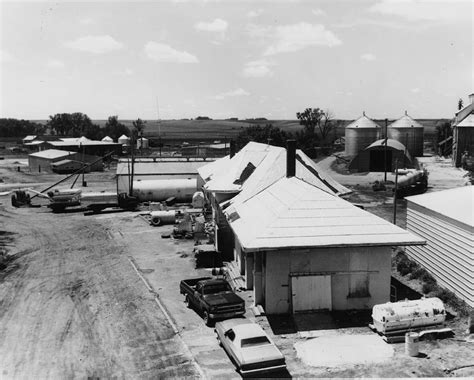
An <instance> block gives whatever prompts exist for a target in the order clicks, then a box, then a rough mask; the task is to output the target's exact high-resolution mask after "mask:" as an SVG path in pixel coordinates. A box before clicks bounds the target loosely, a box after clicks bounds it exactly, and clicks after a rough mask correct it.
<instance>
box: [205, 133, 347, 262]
mask: <svg viewBox="0 0 474 380" xmlns="http://www.w3.org/2000/svg"><path fill="white" fill-rule="evenodd" d="M293 158H294V160H295V162H296V166H295V174H296V176H297V177H298V178H301V179H303V180H304V181H306V182H308V183H310V184H312V185H314V186H317V187H319V188H321V189H323V190H324V191H327V192H330V193H333V194H336V195H344V194H348V193H350V190H348V189H347V188H345V187H344V186H342V185H340V184H339V183H337V182H336V181H334V180H333V179H332V178H331V177H329V176H328V175H327V174H326V173H324V172H323V171H322V170H321V169H320V168H319V167H318V165H317V164H315V163H314V161H313V160H311V159H310V158H309V157H308V156H307V155H306V154H304V153H303V152H302V151H300V150H297V151H296V152H295V154H294V156H293ZM286 165H287V160H286V149H285V148H281V147H277V146H272V145H267V144H260V143H255V142H250V143H248V144H247V145H246V146H245V147H244V148H242V149H241V150H240V151H239V152H238V153H237V154H235V155H234V156H232V157H230V156H226V157H223V158H221V159H219V160H216V161H215V162H213V163H210V164H208V165H206V166H203V167H201V168H200V169H199V170H198V171H199V174H200V177H201V178H202V180H203V182H204V183H205V185H204V186H203V190H204V192H205V194H206V197H207V198H208V199H209V201H210V202H211V205H212V210H213V216H214V220H215V222H216V231H215V235H216V242H217V249H218V250H220V251H221V252H223V254H224V257H225V258H226V259H232V258H233V233H232V231H231V229H230V226H229V224H228V222H227V219H226V217H225V216H224V213H223V210H224V209H225V207H228V206H229V205H231V204H232V203H233V202H244V201H245V200H247V199H249V198H250V197H252V196H253V195H255V194H256V193H258V192H259V191H262V190H263V189H265V188H266V187H268V186H269V185H271V184H272V183H274V182H276V181H277V180H278V179H280V178H282V177H284V176H285V175H286Z"/></svg>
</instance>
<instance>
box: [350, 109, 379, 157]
mask: <svg viewBox="0 0 474 380" xmlns="http://www.w3.org/2000/svg"><path fill="white" fill-rule="evenodd" d="M345 135H346V146H345V152H344V153H345V155H346V156H350V157H354V156H357V154H358V153H359V152H361V151H362V150H364V149H365V148H367V147H368V146H369V145H370V144H372V143H373V142H374V141H376V140H378V139H379V138H380V137H381V128H380V126H379V125H378V124H377V123H375V122H374V121H373V120H372V119H369V118H368V117H367V116H365V112H364V113H363V115H362V116H361V117H360V118H359V119H357V120H355V121H353V122H352V123H350V124H349V125H348V126H347V127H346V130H345Z"/></svg>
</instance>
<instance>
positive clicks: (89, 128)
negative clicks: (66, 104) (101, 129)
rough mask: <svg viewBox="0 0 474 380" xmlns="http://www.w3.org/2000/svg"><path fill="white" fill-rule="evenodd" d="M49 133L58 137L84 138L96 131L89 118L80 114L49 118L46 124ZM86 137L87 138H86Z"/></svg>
mask: <svg viewBox="0 0 474 380" xmlns="http://www.w3.org/2000/svg"><path fill="white" fill-rule="evenodd" d="M46 125H47V126H48V127H49V128H51V131H52V132H53V133H55V134H56V135H59V136H66V135H70V136H72V137H80V136H85V135H86V134H87V133H89V134H95V133H96V131H97V129H96V128H94V127H93V125H94V124H93V123H92V121H91V119H90V118H89V116H87V115H86V114H83V113H81V112H74V113H72V114H71V113H57V114H56V115H54V116H50V117H49V120H48V122H47V124H46ZM86 137H87V136H86Z"/></svg>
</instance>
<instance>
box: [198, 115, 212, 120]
mask: <svg viewBox="0 0 474 380" xmlns="http://www.w3.org/2000/svg"><path fill="white" fill-rule="evenodd" d="M196 120H212V119H211V118H210V117H209V116H198V117H197V118H196Z"/></svg>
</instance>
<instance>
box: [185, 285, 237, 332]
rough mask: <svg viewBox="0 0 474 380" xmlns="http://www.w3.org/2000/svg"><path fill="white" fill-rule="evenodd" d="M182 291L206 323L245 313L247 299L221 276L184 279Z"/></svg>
mask: <svg viewBox="0 0 474 380" xmlns="http://www.w3.org/2000/svg"><path fill="white" fill-rule="evenodd" d="M179 290H180V293H181V294H183V295H184V302H185V303H186V305H187V306H188V307H189V308H195V309H196V310H197V311H198V312H199V313H200V314H202V316H203V318H204V322H205V323H206V325H208V326H210V325H212V323H214V321H216V320H219V319H226V318H235V317H239V316H243V315H244V314H245V301H244V300H243V299H242V298H240V297H239V296H238V295H237V294H235V293H234V292H233V291H232V288H231V286H230V285H229V283H228V282H227V281H226V280H224V279H220V278H212V277H201V278H192V279H188V280H182V281H181V283H180V284H179Z"/></svg>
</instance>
